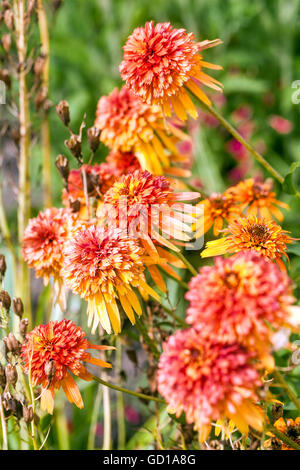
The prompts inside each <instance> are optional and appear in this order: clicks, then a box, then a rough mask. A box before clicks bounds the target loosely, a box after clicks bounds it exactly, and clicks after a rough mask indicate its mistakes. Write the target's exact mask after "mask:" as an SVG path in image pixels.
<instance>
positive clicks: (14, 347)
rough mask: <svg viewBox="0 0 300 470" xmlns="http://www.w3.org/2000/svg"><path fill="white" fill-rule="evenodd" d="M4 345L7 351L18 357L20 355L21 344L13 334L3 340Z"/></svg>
mask: <svg viewBox="0 0 300 470" xmlns="http://www.w3.org/2000/svg"><path fill="white" fill-rule="evenodd" d="M3 343H4V344H5V346H6V349H7V351H9V352H11V353H13V354H15V355H16V356H19V355H20V352H21V344H20V343H19V341H18V340H17V338H16V337H15V335H14V334H13V333H9V334H8V336H6V337H5V338H3Z"/></svg>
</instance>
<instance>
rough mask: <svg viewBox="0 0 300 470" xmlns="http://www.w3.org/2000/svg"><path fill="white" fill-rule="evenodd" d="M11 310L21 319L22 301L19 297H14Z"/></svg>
mask: <svg viewBox="0 0 300 470" xmlns="http://www.w3.org/2000/svg"><path fill="white" fill-rule="evenodd" d="M12 308H13V311H14V313H15V314H16V315H17V316H18V317H19V318H22V316H23V313H24V305H23V302H22V299H20V297H14V298H13V301H12Z"/></svg>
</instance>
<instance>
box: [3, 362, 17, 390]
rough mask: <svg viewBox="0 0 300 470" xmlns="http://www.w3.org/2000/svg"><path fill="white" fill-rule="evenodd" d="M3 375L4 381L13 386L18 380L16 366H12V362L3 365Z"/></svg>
mask: <svg viewBox="0 0 300 470" xmlns="http://www.w3.org/2000/svg"><path fill="white" fill-rule="evenodd" d="M5 377H6V383H7V384H9V385H12V386H13V387H14V386H15V385H16V383H17V380H18V373H17V369H16V366H13V365H12V364H7V366H6V367H5Z"/></svg>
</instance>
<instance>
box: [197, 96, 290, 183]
mask: <svg viewBox="0 0 300 470" xmlns="http://www.w3.org/2000/svg"><path fill="white" fill-rule="evenodd" d="M200 103H201V105H202V106H203V107H204V108H205V109H206V111H208V112H209V113H210V114H212V115H213V116H214V117H215V118H216V119H217V120H218V121H219V123H220V124H222V126H224V127H225V129H227V131H228V132H229V133H230V134H231V135H232V136H233V137H234V138H235V139H236V140H238V141H239V142H240V143H241V144H242V145H243V146H244V147H245V148H246V149H247V150H248V151H249V152H250V153H251V154H252V155H253V156H254V158H255V159H256V160H257V161H258V162H259V163H260V164H261V165H262V166H263V167H264V168H265V169H266V170H267V171H268V172H269V173H270V174H271V175H272V176H273V178H275V179H276V180H277V181H279V183H281V184H283V181H284V178H283V177H282V176H281V175H280V174H279V173H278V171H277V170H275V168H273V167H272V165H270V163H268V162H267V160H265V159H264V157H263V156H262V155H261V154H260V153H258V152H257V151H256V150H255V149H254V148H253V147H252V145H250V144H249V143H248V142H247V141H246V140H245V139H244V138H243V137H242V135H241V134H240V133H239V132H238V131H237V130H236V129H235V128H234V127H233V126H232V125H231V124H230V123H229V122H228V121H227V119H225V118H224V117H223V116H222V115H221V114H220V113H219V112H218V111H217V110H216V109H215V108H213V107H211V106H209V105H207V104H206V103H203V102H202V101H201V102H200Z"/></svg>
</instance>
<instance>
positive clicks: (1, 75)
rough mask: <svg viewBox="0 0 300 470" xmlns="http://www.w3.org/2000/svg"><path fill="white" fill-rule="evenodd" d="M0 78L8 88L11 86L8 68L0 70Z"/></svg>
mask: <svg viewBox="0 0 300 470" xmlns="http://www.w3.org/2000/svg"><path fill="white" fill-rule="evenodd" d="M0 80H1V81H2V82H4V83H5V85H6V86H7V87H8V88H10V87H11V78H10V75H9V72H8V70H6V69H2V70H0Z"/></svg>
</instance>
